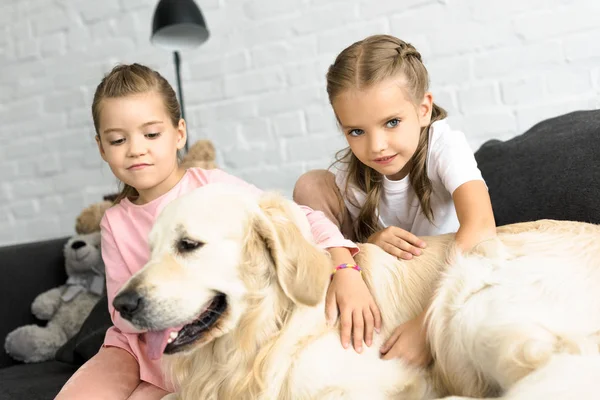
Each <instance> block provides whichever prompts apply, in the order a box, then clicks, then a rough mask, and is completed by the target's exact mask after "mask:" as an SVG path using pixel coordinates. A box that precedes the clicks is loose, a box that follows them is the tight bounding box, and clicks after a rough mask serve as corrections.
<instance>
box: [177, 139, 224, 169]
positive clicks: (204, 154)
mask: <svg viewBox="0 0 600 400" xmlns="http://www.w3.org/2000/svg"><path fill="white" fill-rule="evenodd" d="M215 158H216V152H215V146H213V144H212V142H211V141H210V140H208V139H201V140H198V141H197V142H196V143H194V144H193V145H192V146H190V148H189V150H188V152H187V154H186V155H185V156H184V157H183V160H182V162H181V165H182V166H183V167H184V168H186V169H187V168H203V169H214V168H217V164H216V163H215Z"/></svg>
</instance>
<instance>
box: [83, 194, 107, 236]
mask: <svg viewBox="0 0 600 400" xmlns="http://www.w3.org/2000/svg"><path fill="white" fill-rule="evenodd" d="M112 204H113V203H112V202H111V201H108V200H103V201H101V202H98V203H94V204H92V205H90V206H88V207H86V208H84V209H83V211H81V213H80V214H79V216H78V217H77V220H76V221H75V232H77V233H78V234H79V235H85V234H88V233H92V232H99V231H100V221H101V220H102V216H103V215H104V212H105V211H106V210H107V209H108V208H109V207H110V206H112Z"/></svg>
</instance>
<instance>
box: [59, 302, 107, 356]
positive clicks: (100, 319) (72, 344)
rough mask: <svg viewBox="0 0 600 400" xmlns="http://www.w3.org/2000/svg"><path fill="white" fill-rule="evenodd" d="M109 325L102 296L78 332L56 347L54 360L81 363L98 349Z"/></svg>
mask: <svg viewBox="0 0 600 400" xmlns="http://www.w3.org/2000/svg"><path fill="white" fill-rule="evenodd" d="M111 326H112V321H111V319H110V314H109V313H108V300H107V298H106V296H103V297H102V298H101V299H100V300H99V301H98V303H97V304H96V305H95V306H94V308H93V309H92V311H91V312H90V315H88V317H87V318H86V319H85V321H84V322H83V325H82V326H81V329H80V330H79V332H78V333H77V334H76V335H75V336H73V337H72V338H71V339H70V340H69V341H68V342H67V343H65V344H64V345H63V346H62V347H61V348H60V349H58V351H57V352H56V357H55V358H56V360H57V361H61V362H65V363H68V364H73V365H81V364H83V363H84V362H86V361H87V360H89V359H90V358H92V357H93V356H94V355H95V354H96V353H97V352H98V350H100V347H102V344H103V343H104V336H105V335H106V331H107V329H108V328H110V327H111Z"/></svg>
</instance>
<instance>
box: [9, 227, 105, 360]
mask: <svg viewBox="0 0 600 400" xmlns="http://www.w3.org/2000/svg"><path fill="white" fill-rule="evenodd" d="M64 255H65V267H66V271H67V276H68V279H67V282H66V284H64V285H62V286H59V287H56V288H53V289H50V290H48V291H46V292H44V293H42V294H40V295H38V296H37V297H36V298H35V300H34V301H33V303H32V305H31V312H32V313H33V314H34V315H35V316H36V317H37V318H38V319H40V320H47V321H48V324H47V325H46V326H45V327H41V326H38V325H25V326H21V327H19V328H17V329H15V330H14V331H12V332H10V333H9V334H8V335H7V336H6V341H5V343H4V348H5V349H6V353H7V354H9V355H10V356H11V357H13V358H14V359H15V360H19V361H24V362H26V363H33V362H42V361H46V360H51V359H53V358H54V356H55V354H56V351H57V350H58V349H59V348H60V347H61V346H62V345H63V344H65V343H66V342H67V341H68V340H69V339H70V338H71V337H73V336H75V334H77V332H79V329H80V328H81V325H82V324H83V322H84V321H85V319H86V318H87V316H88V315H89V313H90V312H91V311H92V308H94V306H95V305H96V303H97V302H98V300H100V297H101V296H102V295H103V294H104V282H105V276H104V263H103V261H102V255H101V252H100V232H93V233H89V234H84V235H75V236H73V237H72V238H70V239H69V241H67V243H66V244H65V247H64Z"/></svg>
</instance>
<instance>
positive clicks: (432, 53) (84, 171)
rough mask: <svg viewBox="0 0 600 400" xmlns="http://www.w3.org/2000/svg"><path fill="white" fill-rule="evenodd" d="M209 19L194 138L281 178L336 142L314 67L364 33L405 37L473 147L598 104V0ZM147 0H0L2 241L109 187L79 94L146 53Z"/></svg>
mask: <svg viewBox="0 0 600 400" xmlns="http://www.w3.org/2000/svg"><path fill="white" fill-rule="evenodd" d="M196 1H197V3H198V4H199V5H200V7H201V8H202V11H203V12H204V15H205V17H206V20H207V23H208V25H209V29H210V31H211V38H210V40H209V41H208V42H207V43H206V44H205V45H203V46H202V47H200V48H198V49H196V50H193V51H187V52H184V53H183V54H182V60H183V66H182V68H183V71H182V72H183V80H184V82H183V83H184V90H185V99H186V112H187V117H188V122H189V127H190V137H191V140H192V141H194V140H196V139H199V138H204V137H206V138H210V139H212V140H213V141H214V143H215V145H216V146H217V149H218V157H219V159H218V162H219V164H220V165H222V166H223V167H224V168H225V169H226V170H228V171H230V172H232V173H234V174H236V175H239V176H241V177H242V178H244V179H247V180H248V181H250V182H252V183H254V184H256V185H258V186H260V187H262V188H265V189H279V190H281V191H283V192H284V193H286V194H288V195H289V194H290V193H291V189H292V187H293V184H294V181H295V179H296V178H297V177H298V176H299V175H300V174H301V173H302V172H303V171H306V170H307V169H310V168H317V167H325V166H327V165H328V164H329V163H330V162H331V160H332V154H333V153H334V152H335V151H336V150H337V149H339V148H340V147H341V146H343V138H342V137H341V135H340V134H339V133H338V132H337V130H336V127H335V123H334V120H333V117H332V114H331V111H330V109H329V107H328V103H327V98H326V94H325V86H324V74H325V71H326V68H327V66H328V65H329V64H330V63H331V62H332V61H333V58H334V56H335V54H336V53H338V52H339V51H340V50H341V49H342V48H343V47H345V46H347V45H348V44H350V43H351V42H353V41H355V40H358V39H360V38H362V37H364V36H366V35H369V34H373V33H391V34H394V35H397V36H399V37H401V38H404V39H406V40H408V41H411V42H413V43H414V44H415V45H416V46H417V48H418V49H419V50H420V51H421V53H422V54H423V56H424V59H425V62H426V65H427V66H428V68H429V70H430V73H431V77H432V89H433V91H434V95H435V96H436V98H437V100H438V102H439V103H440V104H441V105H442V106H444V107H445V108H447V109H448V111H450V114H451V120H452V123H453V124H455V125H456V126H457V127H458V128H460V129H463V130H464V131H465V133H466V134H467V137H468V138H469V140H470V143H471V145H472V147H473V148H474V149H476V148H477V147H478V146H479V145H480V144H481V143H482V142H483V141H485V140H487V139H489V138H492V137H497V138H509V137H512V136H514V135H516V134H519V133H522V132H523V131H524V130H526V129H527V128H529V127H530V126H531V125H532V124H534V123H536V122H538V121H540V120H541V119H543V118H546V117H550V116H554V115H557V114H561V113H565V112H568V111H572V110H575V109H589V108H597V107H599V106H600V100H599V97H600V96H599V94H600V67H599V65H600V24H598V15H600V2H599V1H598V0H526V1H523V0H503V1H495V0H405V1H398V0H245V1H244V0H196ZM155 4H156V1H155V0H103V1H96V0H61V1H54V2H51V1H48V0H0V244H6V243H14V242H22V241H32V240H38V239H43V238H50V237H57V236H61V235H68V234H71V233H72V232H73V225H74V219H75V216H76V215H77V214H78V213H79V212H80V211H81V209H82V208H83V207H85V206H86V205H88V204H90V203H92V202H95V201H97V200H99V199H100V198H101V196H102V194H104V193H110V192H113V191H115V190H116V183H115V179H114V178H113V177H112V175H111V173H110V170H109V169H108V168H107V167H106V166H105V165H104V164H103V163H102V161H101V159H100V157H99V156H98V154H97V151H96V148H95V144H94V140H93V135H94V132H93V126H92V121H91V117H90V104H91V100H92V94H93V91H94V88H95V86H96V85H97V84H98V82H99V81H100V79H101V77H102V74H103V73H105V72H106V71H108V70H109V69H110V68H111V67H112V66H113V65H114V64H115V63H116V62H134V61H137V62H142V63H146V64H149V65H150V66H152V67H154V68H157V69H158V70H159V71H160V72H161V73H163V74H164V75H165V76H166V77H167V79H169V80H170V81H171V82H172V83H173V85H175V82H174V71H173V66H172V55H171V54H170V53H168V52H166V51H164V50H162V49H158V48H155V47H152V46H151V44H150V43H149V35H150V24H151V17H152V13H153V9H154V6H155Z"/></svg>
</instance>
